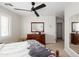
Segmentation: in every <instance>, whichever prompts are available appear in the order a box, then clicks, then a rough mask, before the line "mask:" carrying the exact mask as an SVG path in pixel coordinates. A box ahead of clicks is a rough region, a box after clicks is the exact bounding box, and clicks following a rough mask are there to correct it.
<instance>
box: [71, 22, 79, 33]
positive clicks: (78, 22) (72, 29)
mask: <svg viewBox="0 0 79 59" xmlns="http://www.w3.org/2000/svg"><path fill="white" fill-rule="evenodd" d="M74 23H79V22H72V32H78V31H74V30H73V25H74Z"/></svg>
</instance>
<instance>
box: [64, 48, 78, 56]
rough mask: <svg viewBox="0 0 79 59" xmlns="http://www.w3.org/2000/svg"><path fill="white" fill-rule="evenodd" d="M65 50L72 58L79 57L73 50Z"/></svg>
mask: <svg viewBox="0 0 79 59" xmlns="http://www.w3.org/2000/svg"><path fill="white" fill-rule="evenodd" d="M64 50H65V52H66V53H67V54H68V55H69V56H70V57H79V54H77V53H76V52H75V51H73V50H72V49H71V48H64Z"/></svg>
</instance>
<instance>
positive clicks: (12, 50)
mask: <svg viewBox="0 0 79 59" xmlns="http://www.w3.org/2000/svg"><path fill="white" fill-rule="evenodd" d="M28 47H29V44H28V42H27V41H23V42H16V43H9V44H0V57H30V55H29V51H30V50H29V49H28Z"/></svg>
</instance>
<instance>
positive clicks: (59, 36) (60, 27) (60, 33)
mask: <svg viewBox="0 0 79 59" xmlns="http://www.w3.org/2000/svg"><path fill="white" fill-rule="evenodd" d="M56 32H57V33H56V34H57V40H56V41H58V40H63V23H56Z"/></svg>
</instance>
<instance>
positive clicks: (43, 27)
mask: <svg viewBox="0 0 79 59" xmlns="http://www.w3.org/2000/svg"><path fill="white" fill-rule="evenodd" d="M32 24H43V30H42V31H33V29H32V27H33V26H32ZM31 32H44V22H31Z"/></svg>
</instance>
